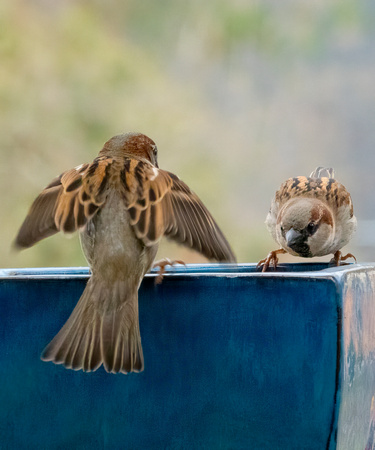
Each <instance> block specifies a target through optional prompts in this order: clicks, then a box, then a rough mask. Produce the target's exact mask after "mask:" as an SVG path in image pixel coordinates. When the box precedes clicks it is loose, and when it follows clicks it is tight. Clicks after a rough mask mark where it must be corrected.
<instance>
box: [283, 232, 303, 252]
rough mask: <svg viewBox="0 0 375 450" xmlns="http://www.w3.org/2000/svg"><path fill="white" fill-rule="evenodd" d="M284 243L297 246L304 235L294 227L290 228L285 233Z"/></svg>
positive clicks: (291, 246)
mask: <svg viewBox="0 0 375 450" xmlns="http://www.w3.org/2000/svg"><path fill="white" fill-rule="evenodd" d="M285 239H286V243H287V244H288V247H290V248H293V247H295V246H298V244H301V243H302V241H303V240H304V237H303V236H302V234H301V233H300V232H299V231H296V230H295V229H294V228H291V229H290V230H289V231H287V233H286V234H285Z"/></svg>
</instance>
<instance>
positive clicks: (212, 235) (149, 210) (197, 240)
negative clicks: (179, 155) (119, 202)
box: [123, 161, 236, 262]
mask: <svg viewBox="0 0 375 450" xmlns="http://www.w3.org/2000/svg"><path fill="white" fill-rule="evenodd" d="M132 169H133V172H134V176H133V177H132V178H131V175H130V174H129V175H126V177H125V183H123V184H124V187H126V190H127V195H126V198H127V203H128V207H129V212H130V217H131V225H132V226H133V229H134V231H135V233H136V236H137V237H138V238H139V239H141V240H142V241H143V242H144V244H145V245H152V244H154V243H155V242H157V241H159V240H160V239H161V237H162V236H163V235H165V236H167V237H168V238H170V239H173V240H175V241H176V242H178V243H179V244H182V245H185V246H187V247H189V248H192V249H194V250H196V251H198V252H200V253H202V254H203V255H204V256H206V257H207V258H208V259H214V260H217V261H231V262H234V261H235V260H236V258H235V256H234V254H233V251H232V249H231V248H230V245H229V243H228V241H227V240H226V239H225V237H224V235H223V233H222V231H221V230H220V228H219V226H218V225H217V223H216V222H215V220H214V219H213V217H212V215H211V214H210V213H209V211H208V210H207V208H206V207H205V206H204V205H203V203H202V202H201V200H200V199H199V198H198V196H197V195H196V194H194V193H193V192H192V191H191V190H190V188H189V187H188V186H187V185H186V184H185V183H184V182H183V181H181V180H180V179H179V178H178V177H177V176H176V175H174V174H172V173H170V172H166V171H164V170H160V169H156V168H154V167H153V166H152V165H150V164H148V163H144V162H141V161H139V162H138V164H137V165H136V166H134V167H133V168H132ZM131 182H132V183H133V185H132V184H131Z"/></svg>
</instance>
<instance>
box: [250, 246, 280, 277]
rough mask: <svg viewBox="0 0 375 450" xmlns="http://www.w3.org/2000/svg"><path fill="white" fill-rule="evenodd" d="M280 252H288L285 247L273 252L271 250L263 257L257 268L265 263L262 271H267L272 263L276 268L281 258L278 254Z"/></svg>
mask: <svg viewBox="0 0 375 450" xmlns="http://www.w3.org/2000/svg"><path fill="white" fill-rule="evenodd" d="M280 253H286V251H285V250H284V249H283V248H280V249H278V250H273V251H272V252H269V253H268V255H267V256H266V258H264V259H261V260H260V261H259V262H258V264H257V267H256V268H257V270H258V269H259V268H260V267H261V266H262V265H263V267H262V272H266V271H267V270H268V268H269V266H270V264H272V265H273V267H274V269H276V268H277V263H278V262H279V258H278V257H277V255H279V254H280Z"/></svg>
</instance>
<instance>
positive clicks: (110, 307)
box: [42, 276, 144, 373]
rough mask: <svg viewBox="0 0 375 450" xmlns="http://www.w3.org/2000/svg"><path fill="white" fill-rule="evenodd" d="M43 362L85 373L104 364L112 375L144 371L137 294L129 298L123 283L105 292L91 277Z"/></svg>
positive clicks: (47, 349) (46, 352) (44, 352)
mask: <svg viewBox="0 0 375 450" xmlns="http://www.w3.org/2000/svg"><path fill="white" fill-rule="evenodd" d="M42 359H43V361H52V362H54V363H55V364H63V365H64V366H65V367H66V368H68V369H73V370H84V371H86V372H90V371H94V370H96V369H98V368H99V367H100V366H101V364H103V365H104V368H105V370H106V371H107V372H112V373H118V372H121V373H128V372H140V371H142V370H143V366H144V364H143V352H142V345H141V336H140V332H139V322H138V294H137V292H133V293H132V294H131V295H129V293H127V292H126V286H125V283H124V282H123V281H117V282H115V283H113V285H112V286H111V287H108V286H107V287H105V288H103V287H102V285H101V284H100V283H99V282H98V281H97V280H96V279H95V278H94V276H92V277H91V279H90V280H89V282H88V283H87V286H86V289H85V290H84V292H83V294H82V296H81V298H80V299H79V301H78V303H77V305H76V307H75V308H74V310H73V312H72V314H71V315H70V317H69V319H68V320H67V321H66V323H65V325H64V326H63V327H62V328H61V330H60V331H59V332H58V334H57V335H56V336H55V337H54V338H53V340H52V341H51V342H50V343H49V344H48V345H47V347H46V348H45V349H44V351H43V353H42Z"/></svg>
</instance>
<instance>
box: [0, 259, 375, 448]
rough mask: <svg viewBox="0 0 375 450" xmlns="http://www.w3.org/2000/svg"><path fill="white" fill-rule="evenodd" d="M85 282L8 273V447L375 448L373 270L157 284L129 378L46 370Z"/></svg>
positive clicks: (2, 361)
mask: <svg viewBox="0 0 375 450" xmlns="http://www.w3.org/2000/svg"><path fill="white" fill-rule="evenodd" d="M87 278H88V271H87V269H79V268H78V269H23V270H19V269H14V270H2V271H0V317H1V327H0V436H1V438H0V439H1V443H0V447H1V448H17V449H18V448H27V449H33V448H36V449H40V448H46V449H47V448H48V449H55V448H56V449H57V448H74V449H88V448H90V449H96V448H98V449H102V448H104V449H106V448H129V449H153V448H155V449H159V448H194V449H195V448H212V449H220V448H222V449H226V448H230V449H242V448H243V449H250V448H251V449H326V448H328V449H336V448H338V449H348V450H349V449H350V450H353V449H357V448H358V449H365V448H367V449H371V448H375V444H374V430H375V403H374V396H375V265H373V264H367V265H366V264H364V265H347V266H342V267H340V268H328V266H327V265H326V264H293V265H280V268H279V270H278V271H277V272H269V273H265V274H262V273H259V272H256V270H255V266H254V265H238V266H235V265H230V266H229V265H221V266H219V265H193V266H187V267H186V268H185V267H177V268H174V269H173V270H170V271H169V272H168V273H167V275H166V277H165V279H164V281H163V283H162V284H161V285H159V286H155V285H154V282H153V281H154V280H153V279H154V275H149V276H146V278H145V280H144V282H143V284H142V287H141V290H140V295H139V302H140V325H141V335H142V344H143V349H144V356H145V371H144V372H143V373H141V374H130V375H126V376H125V375H111V374H107V373H106V372H105V371H104V370H103V369H99V370H98V371H97V372H95V373H89V374H85V373H81V372H74V371H70V370H66V369H64V368H62V367H61V366H56V365H54V364H52V363H44V362H42V361H40V359H39V355H40V353H41V351H42V350H43V348H44V346H45V345H46V344H47V343H48V342H49V340H50V339H51V338H52V337H53V336H54V334H55V333H56V332H57V331H58V330H59V328H60V327H61V325H62V324H63V323H64V321H65V320H66V318H67V317H68V316H69V314H70V312H71V310H72V309H73V307H74V305H75V303H76V302H77V300H78V298H79V296H80V294H81V292H82V291H83V289H84V286H85V283H86V281H87Z"/></svg>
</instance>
